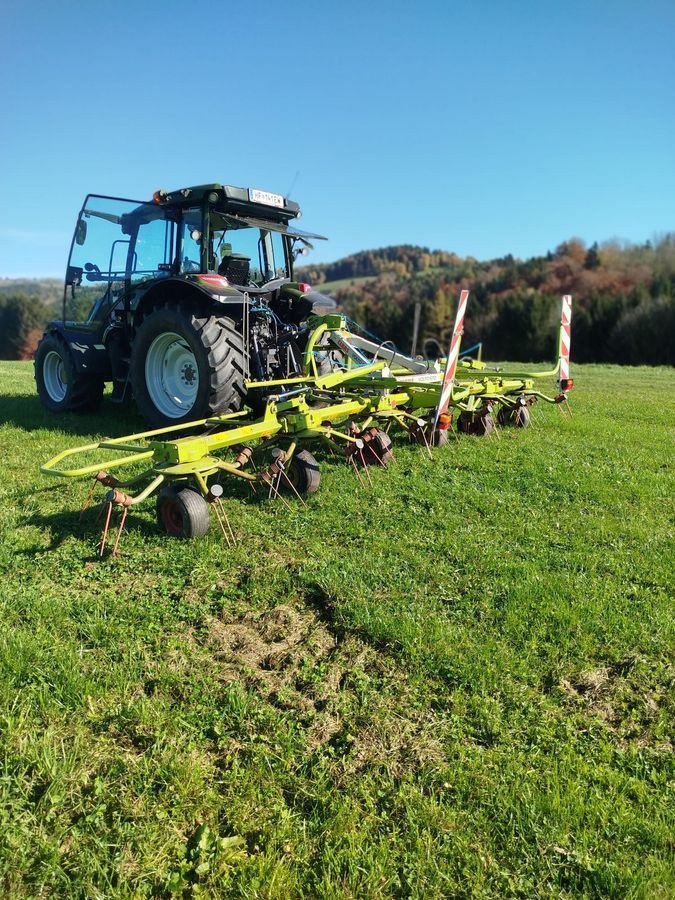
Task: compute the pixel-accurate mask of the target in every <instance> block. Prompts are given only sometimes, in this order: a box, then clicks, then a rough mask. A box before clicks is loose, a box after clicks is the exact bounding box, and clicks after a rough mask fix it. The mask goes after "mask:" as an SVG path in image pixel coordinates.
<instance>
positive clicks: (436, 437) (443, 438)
mask: <svg viewBox="0 0 675 900" xmlns="http://www.w3.org/2000/svg"><path fill="white" fill-rule="evenodd" d="M448 440H449V434H448V429H447V428H435V429H434V432H433V435H432V438H431V440H430V441H429V443H430V444H431V446H432V447H445V445H446V444H447V443H448Z"/></svg>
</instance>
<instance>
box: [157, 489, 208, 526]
mask: <svg viewBox="0 0 675 900" xmlns="http://www.w3.org/2000/svg"><path fill="white" fill-rule="evenodd" d="M157 522H158V523H159V525H160V526H161V527H162V528H164V530H165V531H166V532H167V534H170V535H171V537H178V538H193V537H201V535H203V534H206V532H207V531H208V530H209V522H210V516H209V504H208V503H207V502H206V500H205V499H204V498H203V497H202V495H201V494H198V493H197V492H196V491H193V490H192V489H191V488H181V489H180V490H177V489H176V488H174V487H165V488H162V490H161V491H160V492H159V494H158V495H157Z"/></svg>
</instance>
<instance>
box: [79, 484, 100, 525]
mask: <svg viewBox="0 0 675 900" xmlns="http://www.w3.org/2000/svg"><path fill="white" fill-rule="evenodd" d="M97 484H98V482H97V480H96V479H95V478H94V481H93V483H92V486H91V487H90V488H89V493H88V494H87V499H86V500H85V501H84V506H83V507H82V509H81V510H80V518H82V516H83V515H84V511H85V510H86V508H87V507H88V506H89V502H90V501H91V498H92V497H93V496H94V491H95V490H96V485H97Z"/></svg>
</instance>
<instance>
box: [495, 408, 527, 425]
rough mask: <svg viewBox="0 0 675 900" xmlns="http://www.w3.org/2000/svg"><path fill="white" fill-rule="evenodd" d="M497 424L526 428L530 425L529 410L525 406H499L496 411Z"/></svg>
mask: <svg viewBox="0 0 675 900" xmlns="http://www.w3.org/2000/svg"><path fill="white" fill-rule="evenodd" d="M497 424H499V425H501V426H502V427H507V426H509V425H512V426H514V427H515V428H528V427H529V425H530V411H529V409H528V408H527V406H523V405H522V404H520V403H519V404H517V405H516V406H500V407H499V412H498V413H497Z"/></svg>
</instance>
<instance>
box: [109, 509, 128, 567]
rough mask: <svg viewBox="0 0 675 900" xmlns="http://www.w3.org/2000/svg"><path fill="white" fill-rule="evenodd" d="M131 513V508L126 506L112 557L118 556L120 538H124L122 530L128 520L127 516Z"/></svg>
mask: <svg viewBox="0 0 675 900" xmlns="http://www.w3.org/2000/svg"><path fill="white" fill-rule="evenodd" d="M128 512H129V507H128V506H125V507H124V509H123V510H122V519H121V521H120V527H119V528H118V529H117V537H116V538H115V545H114V547H113V549H112V555H113V556H115V555H116V554H117V548H118V547H119V543H120V538H121V537H122V529H123V528H124V523H125V522H126V520H127V514H128Z"/></svg>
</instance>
